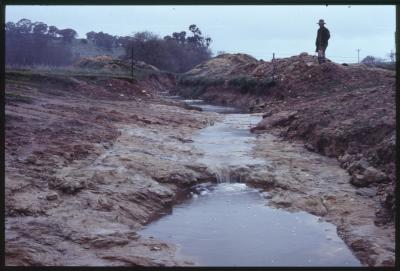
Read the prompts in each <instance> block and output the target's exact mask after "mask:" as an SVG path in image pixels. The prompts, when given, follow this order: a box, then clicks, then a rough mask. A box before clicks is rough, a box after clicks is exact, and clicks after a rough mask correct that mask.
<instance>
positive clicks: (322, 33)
mask: <svg viewBox="0 0 400 271" xmlns="http://www.w3.org/2000/svg"><path fill="white" fill-rule="evenodd" d="M318 24H319V29H318V33H317V40H316V41H315V45H316V47H317V49H316V50H315V52H318V63H319V64H321V63H324V62H325V50H326V47H328V40H329V38H330V37H331V34H330V33H329V30H328V28H326V27H325V26H324V24H325V22H324V20H323V19H320V20H319V22H318Z"/></svg>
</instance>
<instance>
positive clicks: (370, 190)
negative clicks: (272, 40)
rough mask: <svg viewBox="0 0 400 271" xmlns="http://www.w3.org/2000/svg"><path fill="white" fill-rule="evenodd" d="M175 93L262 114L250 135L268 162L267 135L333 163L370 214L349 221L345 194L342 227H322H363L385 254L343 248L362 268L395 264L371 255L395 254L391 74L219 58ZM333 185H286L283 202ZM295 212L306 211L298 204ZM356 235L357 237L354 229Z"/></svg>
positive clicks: (310, 62) (370, 244) (307, 62)
mask: <svg viewBox="0 0 400 271" xmlns="http://www.w3.org/2000/svg"><path fill="white" fill-rule="evenodd" d="M177 93H179V94H181V95H184V96H187V97H191V98H201V99H204V100H207V101H209V102H213V103H217V104H223V105H235V106H239V107H241V108H243V109H244V110H247V111H250V112H260V113H263V120H262V121H261V122H260V123H259V124H258V125H256V126H255V127H253V128H252V129H251V131H252V132H253V133H256V134H260V135H259V140H258V146H257V149H258V153H259V155H261V156H263V155H264V156H265V157H269V155H270V153H271V151H270V150H269V149H268V148H269V147H271V146H270V145H269V144H267V141H265V139H264V135H263V133H272V134H274V135H278V136H280V137H281V138H283V139H285V140H289V141H293V142H299V143H301V144H304V146H305V147H306V148H307V149H308V150H311V151H313V152H317V153H320V154H323V155H326V156H328V157H333V158H337V159H338V161H339V163H340V165H341V167H343V168H344V169H346V170H347V172H348V173H349V178H348V185H349V186H350V187H352V189H354V191H355V193H356V194H357V195H358V196H357V197H359V196H360V197H364V198H366V199H368V200H367V201H370V199H372V201H371V202H373V204H370V205H369V207H368V215H366V216H365V217H368V219H367V220H366V219H363V218H362V217H360V216H355V217H353V218H351V217H352V215H350V216H348V214H349V213H356V209H357V208H355V207H354V206H352V204H351V203H350V201H349V200H351V196H350V197H349V195H347V196H346V197H349V199H348V200H347V199H343V202H347V205H346V204H345V205H343V206H342V207H340V208H343V212H344V213H346V214H347V215H345V214H344V213H343V214H340V213H338V212H336V216H337V217H338V218H340V217H341V216H342V217H343V219H342V221H339V220H337V221H334V220H335V219H333V220H332V219H329V218H328V217H329V215H327V220H330V221H334V223H335V224H336V225H338V226H339V229H340V230H341V231H342V233H343V235H346V234H345V232H347V233H349V232H353V234H354V233H355V232H356V230H357V228H364V229H365V232H367V233H368V234H367V235H365V236H366V238H367V236H368V235H369V234H370V236H375V237H376V238H377V239H379V238H381V240H385V242H388V243H391V245H390V246H388V247H387V246H386V245H384V244H383V243H382V242H380V243H381V244H382V245H383V247H384V248H383V250H382V249H381V248H379V249H375V247H377V245H376V244H377V243H379V241H377V239H375V240H374V238H375V237H374V238H370V239H369V240H368V241H363V240H362V238H358V239H359V240H358V241H357V240H353V241H348V244H349V246H350V247H352V248H353V250H354V251H355V252H356V254H357V255H358V256H359V258H361V259H364V260H363V262H364V263H366V264H368V265H380V264H382V261H383V262H384V263H385V264H389V265H390V264H393V261H394V258H393V259H392V260H390V259H389V258H390V257H389V258H386V259H385V260H383V259H379V257H378V258H376V257H372V256H371V255H373V254H376V255H379V254H381V255H382V251H387V252H388V253H389V254H392V256H393V252H394V251H393V249H394V234H393V235H391V237H390V238H389V239H388V240H386V237H383V236H382V235H386V234H384V233H383V232H385V231H386V230H387V229H391V230H389V231H391V232H393V233H394V213H395V197H394V183H395V178H396V177H395V140H396V138H395V137H396V135H395V99H394V98H395V72H394V71H390V70H384V69H379V68H373V67H368V66H365V65H362V64H360V65H358V64H356V65H347V64H345V65H342V64H337V63H333V62H330V61H328V62H327V63H325V64H322V65H319V64H318V62H317V58H316V57H314V56H310V55H307V54H306V53H302V54H300V55H299V56H293V57H290V58H284V59H276V60H275V61H274V62H266V61H258V60H256V59H254V58H252V57H251V56H248V55H245V54H234V55H231V54H225V55H220V56H218V57H216V58H213V59H211V60H210V61H208V62H205V63H203V64H201V65H199V66H197V67H195V68H194V69H192V70H191V71H189V72H187V73H186V74H184V75H183V76H181V78H180V80H179V88H178V89H177ZM265 136H266V137H268V134H265ZM271 180H273V178H271ZM331 182H332V183H329V182H326V183H324V182H321V184H316V183H314V182H309V183H305V184H300V183H297V184H294V183H293V182H290V181H289V180H287V181H285V184H283V183H281V184H280V185H281V186H282V187H281V188H282V189H283V190H284V191H283V193H284V194H286V195H287V194H291V195H292V196H294V195H295V194H296V191H302V193H305V194H304V195H303V196H302V197H307V196H310V195H312V194H313V192H312V191H313V190H314V189H316V190H319V193H317V194H320V195H319V196H321V195H323V194H326V195H327V194H330V193H328V192H329V190H332V191H335V190H336V189H333V188H329V189H328V187H330V186H331V185H332V184H333V185H334V186H336V187H337V188H338V187H341V185H340V184H337V183H335V182H334V180H331ZM271 183H274V182H273V181H271ZM291 184H293V185H291ZM274 185H276V183H274ZM323 186H325V188H324V187H323ZM317 188H318V189H317ZM344 190H347V188H345V189H344ZM302 193H300V194H302ZM321 193H322V194H321ZM338 193H339V192H338ZM332 196H333V197H334V199H332V200H330V201H328V202H326V207H327V208H328V210H329V209H331V210H333V209H335V208H336V207H337V206H336V205H337V204H338V203H337V202H339V201H341V200H339V198H340V197H341V196H340V193H339V194H338V195H336V196H338V198H336V196H334V195H332ZM273 201H274V200H272V202H273ZM284 201H285V204H281V207H285V206H286V207H287V208H290V206H291V205H293V206H296V205H299V204H297V203H296V201H297V202H299V201H298V200H296V199H295V198H291V197H287V198H286V200H284ZM336 201H337V202H336ZM352 201H354V199H353V200H352ZM300 205H302V204H300ZM317 205H318V204H317ZM338 205H340V204H338ZM297 207H299V206H297ZM353 207H354V208H353ZM299 209H305V210H307V209H309V207H307V206H304V204H303V206H301V207H300V208H299ZM311 209H312V208H311ZM353 211H354V212H353ZM347 212H349V213H347ZM328 213H329V211H328ZM333 213H335V211H333ZM361 213H363V212H360V214H361ZM321 216H325V214H321ZM365 217H364V218H365ZM352 224H353V225H356V224H357V226H355V227H353V226H351V225H352ZM358 232H361V231H360V230H359V229H358ZM350 235H351V234H350ZM356 235H357V234H356ZM380 236H381V237H380ZM353 237H354V235H353ZM350 239H351V238H350ZM367 239H368V238H367Z"/></svg>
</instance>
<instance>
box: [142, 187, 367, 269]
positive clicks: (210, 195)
mask: <svg viewBox="0 0 400 271" xmlns="http://www.w3.org/2000/svg"><path fill="white" fill-rule="evenodd" d="M193 190H194V191H193V192H192V196H191V198H190V199H189V200H187V201H186V202H184V203H182V204H180V205H177V206H175V207H174V209H173V212H172V214H171V215H167V216H164V217H162V218H161V219H159V220H157V221H155V222H153V223H151V224H150V225H148V226H147V227H146V228H144V230H142V231H141V232H140V234H141V235H144V236H147V237H150V236H153V237H155V238H157V239H160V240H165V241H169V242H171V243H174V244H176V245H177V246H178V248H179V250H180V253H181V254H183V255H185V256H190V257H191V258H192V259H193V261H194V262H195V263H196V264H197V265H200V266H360V263H359V261H358V260H357V259H356V258H355V257H354V256H353V255H352V253H351V251H350V250H349V249H348V248H347V246H346V245H345V244H344V243H343V241H342V240H341V239H340V238H339V237H338V236H337V234H336V227H335V226H334V225H332V224H329V223H326V222H320V220H319V218H318V217H316V216H313V215H310V214H308V213H305V212H298V213H289V212H286V211H284V210H280V209H273V208H270V207H268V206H266V199H265V198H264V196H263V195H264V194H265V192H264V193H261V192H260V191H259V190H257V189H254V188H250V187H248V186H247V185H246V184H243V183H219V184H202V185H199V186H197V187H195V188H194V189H193Z"/></svg>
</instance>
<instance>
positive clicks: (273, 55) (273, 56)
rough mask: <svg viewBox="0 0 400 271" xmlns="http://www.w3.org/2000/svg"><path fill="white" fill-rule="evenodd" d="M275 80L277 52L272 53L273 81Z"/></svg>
mask: <svg viewBox="0 0 400 271" xmlns="http://www.w3.org/2000/svg"><path fill="white" fill-rule="evenodd" d="M274 80H275V53H272V81H274Z"/></svg>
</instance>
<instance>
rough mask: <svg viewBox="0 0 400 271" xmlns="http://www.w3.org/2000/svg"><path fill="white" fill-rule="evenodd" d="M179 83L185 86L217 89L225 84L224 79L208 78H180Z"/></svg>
mask: <svg viewBox="0 0 400 271" xmlns="http://www.w3.org/2000/svg"><path fill="white" fill-rule="evenodd" d="M178 83H179V84H180V85H183V86H206V87H216V86H222V85H223V84H224V83H225V80H224V79H223V78H208V77H194V76H185V75H183V76H180V77H179V78H178Z"/></svg>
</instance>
